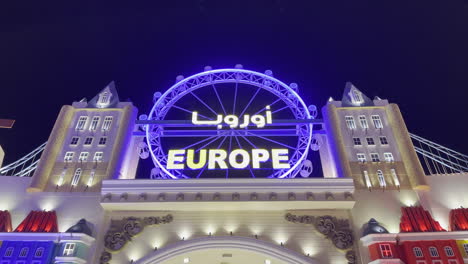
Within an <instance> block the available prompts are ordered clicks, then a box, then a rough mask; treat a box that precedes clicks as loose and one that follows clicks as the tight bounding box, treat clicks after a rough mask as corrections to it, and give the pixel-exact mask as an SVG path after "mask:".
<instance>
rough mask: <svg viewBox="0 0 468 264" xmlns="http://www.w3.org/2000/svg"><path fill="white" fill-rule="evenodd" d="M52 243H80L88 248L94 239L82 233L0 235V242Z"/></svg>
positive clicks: (17, 233) (10, 233)
mask: <svg viewBox="0 0 468 264" xmlns="http://www.w3.org/2000/svg"><path fill="white" fill-rule="evenodd" d="M5 240H9V241H53V242H55V243H58V242H81V243H84V244H86V245H88V246H90V245H92V244H93V242H94V240H95V239H94V238H93V237H90V236H88V235H86V234H83V233H32V232H31V233H28V232H8V233H0V241H5Z"/></svg>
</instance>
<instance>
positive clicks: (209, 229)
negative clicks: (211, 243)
mask: <svg viewBox="0 0 468 264" xmlns="http://www.w3.org/2000/svg"><path fill="white" fill-rule="evenodd" d="M204 231H205V233H206V234H207V235H210V234H211V235H214V234H215V233H216V227H215V226H213V225H208V226H207V227H206V228H205V230H204Z"/></svg>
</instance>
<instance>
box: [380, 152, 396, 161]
mask: <svg viewBox="0 0 468 264" xmlns="http://www.w3.org/2000/svg"><path fill="white" fill-rule="evenodd" d="M383 156H384V160H385V161H386V162H394V161H395V159H394V158H393V154H392V153H390V152H385V153H384V154H383Z"/></svg>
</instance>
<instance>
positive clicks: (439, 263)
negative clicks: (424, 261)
mask: <svg viewBox="0 0 468 264" xmlns="http://www.w3.org/2000/svg"><path fill="white" fill-rule="evenodd" d="M432 264H443V262H442V260H439V259H437V260H433V261H432Z"/></svg>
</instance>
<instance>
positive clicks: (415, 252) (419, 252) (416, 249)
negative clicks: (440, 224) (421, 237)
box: [413, 247, 424, 258]
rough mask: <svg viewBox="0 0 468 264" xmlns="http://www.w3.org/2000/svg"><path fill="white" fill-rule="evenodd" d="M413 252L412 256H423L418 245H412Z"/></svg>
mask: <svg viewBox="0 0 468 264" xmlns="http://www.w3.org/2000/svg"><path fill="white" fill-rule="evenodd" d="M413 253H414V256H415V257H417V258H421V257H424V255H423V252H422V250H421V248H420V247H414V248H413Z"/></svg>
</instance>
